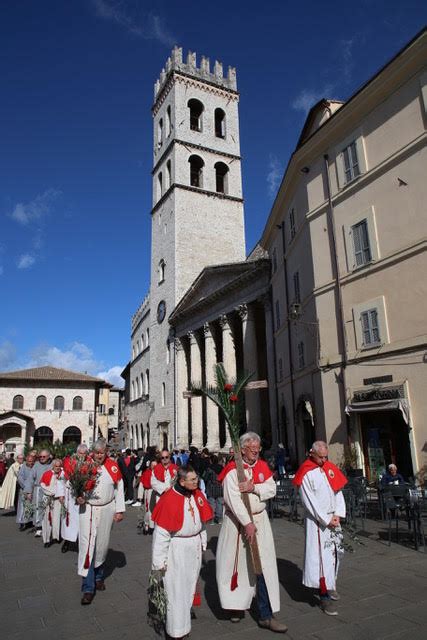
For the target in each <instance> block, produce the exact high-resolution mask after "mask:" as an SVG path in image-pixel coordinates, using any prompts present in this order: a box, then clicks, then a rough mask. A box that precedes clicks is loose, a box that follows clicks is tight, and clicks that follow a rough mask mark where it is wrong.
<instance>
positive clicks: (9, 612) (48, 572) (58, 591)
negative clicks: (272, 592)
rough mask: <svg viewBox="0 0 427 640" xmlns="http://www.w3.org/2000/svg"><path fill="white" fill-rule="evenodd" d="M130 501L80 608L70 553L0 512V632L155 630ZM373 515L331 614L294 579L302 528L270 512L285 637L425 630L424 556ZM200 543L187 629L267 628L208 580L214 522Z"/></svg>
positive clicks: (80, 634) (129, 634)
mask: <svg viewBox="0 0 427 640" xmlns="http://www.w3.org/2000/svg"><path fill="white" fill-rule="evenodd" d="M136 522H137V509H132V508H128V510H127V514H126V520H125V521H124V522H123V523H121V524H120V525H116V526H115V528H114V529H113V533H112V538H111V544H110V552H109V556H108V559H107V565H108V568H107V579H106V584H107V590H106V591H105V592H104V593H99V594H98V595H97V596H96V598H95V600H94V602H93V603H92V605H91V606H89V607H82V606H81V605H80V578H79V577H78V576H77V573H76V562H77V554H76V553H74V552H68V553H66V554H62V553H61V552H60V547H59V545H57V544H55V545H53V546H52V547H51V548H49V549H44V548H43V546H42V541H41V539H40V538H38V539H35V538H34V537H33V535H32V534H31V533H29V532H23V533H20V532H18V531H17V526H16V524H15V519H14V517H12V516H9V515H3V516H0V536H1V537H0V540H1V560H0V563H1V574H2V575H1V578H2V584H3V588H2V591H1V597H0V611H1V626H2V634H1V637H2V638H3V639H5V640H24V638H25V640H27V638H28V637H31V639H32V640H39V639H40V640H41V639H42V638H43V640H46V638H55V640H63V639H64V640H71V639H72V638H73V639H74V640H77V639H78V640H101V638H102V639H103V640H110V639H111V640H112V639H113V638H114V640H117V639H118V638H123V639H124V638H132V639H133V640H134V639H135V638H147V639H148V638H150V639H151V638H156V637H158V636H156V635H155V634H154V632H153V630H152V629H151V628H150V627H148V626H147V624H146V609H147V597H146V588H147V575H148V572H149V566H150V546H151V538H150V537H148V536H147V537H145V536H141V535H137V532H136ZM381 526H382V525H381V523H376V522H373V521H370V522H369V523H368V530H369V532H370V534H371V535H370V536H369V537H368V538H366V537H363V538H361V539H362V540H363V542H364V546H356V548H355V553H354V554H346V557H345V559H344V563H343V566H342V571H341V574H340V580H339V591H340V594H341V601H340V602H339V616H338V617H336V618H332V617H328V616H326V615H324V614H322V613H321V612H320V610H319V609H318V607H317V606H316V599H315V598H314V597H313V596H312V595H311V593H310V592H309V591H308V590H306V589H304V588H302V586H301V564H302V554H303V529H302V528H301V526H299V525H298V524H295V523H292V522H288V520H287V519H284V518H282V519H275V520H274V521H273V530H274V535H275V540H276V550H277V557H278V566H279V578H280V583H281V604H282V609H281V612H280V615H279V616H278V617H279V618H280V620H282V621H284V622H286V623H287V624H288V626H289V632H288V634H287V636H286V637H288V638H291V639H293V640H302V639H304V638H316V639H319V640H326V639H328V640H335V638H336V639H338V638H340V639H347V638H348V639H351V640H371V639H372V640H374V639H375V640H377V639H380V638H393V639H395V640H404V639H408V640H409V639H411V640H412V639H413V638H422V637H425V634H427V590H426V584H427V583H426V577H427V555H426V554H424V553H422V552H416V551H414V550H413V549H411V548H406V547H404V546H400V545H396V544H392V546H391V547H390V548H389V547H388V544H387V542H386V541H385V540H379V539H378V528H379V527H381ZM208 532H209V537H210V541H209V548H208V551H207V553H206V564H205V567H204V568H203V570H202V593H203V596H202V599H203V602H202V606H201V608H199V609H197V619H196V620H194V621H193V628H192V632H191V638H193V639H194V640H201V639H202V638H203V640H207V639H208V638H216V637H227V638H228V637H230V638H231V637H235V638H242V639H243V638H245V640H252V639H253V640H255V638H261V637H263V638H264V637H266V638H267V637H269V636H271V632H269V631H265V630H261V629H259V628H258V626H257V624H256V621H255V618H254V617H253V616H252V615H251V614H249V613H247V614H246V617H245V619H244V620H243V621H242V622H241V623H240V624H235V625H233V624H231V623H230V622H229V621H228V620H227V619H226V616H225V615H224V614H223V612H222V611H221V609H220V607H219V602H218V598H217V592H216V585H215V577H214V576H215V559H214V558H215V556H214V551H215V546H216V542H217V536H218V532H219V527H218V526H217V525H213V526H208Z"/></svg>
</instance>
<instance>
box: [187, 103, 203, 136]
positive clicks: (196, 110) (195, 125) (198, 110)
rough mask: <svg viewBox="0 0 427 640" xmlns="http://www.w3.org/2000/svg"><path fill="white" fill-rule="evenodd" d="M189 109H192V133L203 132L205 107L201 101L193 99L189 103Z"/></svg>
mask: <svg viewBox="0 0 427 640" xmlns="http://www.w3.org/2000/svg"><path fill="white" fill-rule="evenodd" d="M188 108H189V109H190V129H191V130H192V131H201V130H202V113H203V110H204V107H203V105H202V103H201V102H200V100H196V99H195V98H192V99H191V100H189V101H188Z"/></svg>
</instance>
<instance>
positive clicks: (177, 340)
mask: <svg viewBox="0 0 427 640" xmlns="http://www.w3.org/2000/svg"><path fill="white" fill-rule="evenodd" d="M182 340H183V337H181V338H174V340H173V344H174V348H175V351H182V350H183V349H184V345H183V344H182Z"/></svg>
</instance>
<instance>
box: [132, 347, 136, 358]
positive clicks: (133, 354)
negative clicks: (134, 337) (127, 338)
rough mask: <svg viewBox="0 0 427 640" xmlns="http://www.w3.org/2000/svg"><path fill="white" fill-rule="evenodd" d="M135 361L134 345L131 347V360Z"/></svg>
mask: <svg viewBox="0 0 427 640" xmlns="http://www.w3.org/2000/svg"><path fill="white" fill-rule="evenodd" d="M134 359H135V345H132V360H134Z"/></svg>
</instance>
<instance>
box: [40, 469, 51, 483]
mask: <svg viewBox="0 0 427 640" xmlns="http://www.w3.org/2000/svg"><path fill="white" fill-rule="evenodd" d="M52 476H53V471H52V469H49V471H45V472H44V474H43V475H42V477H41V478H40V482H43V484H45V485H46V486H47V487H48V486H49V485H50V483H51V481H52Z"/></svg>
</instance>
